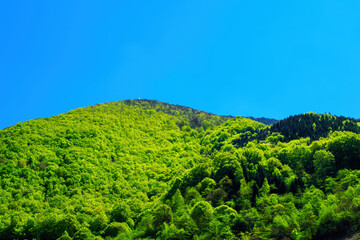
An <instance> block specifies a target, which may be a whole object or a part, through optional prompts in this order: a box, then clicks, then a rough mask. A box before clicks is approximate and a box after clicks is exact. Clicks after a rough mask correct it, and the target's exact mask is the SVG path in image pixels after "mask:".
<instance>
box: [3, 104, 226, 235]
mask: <svg viewBox="0 0 360 240" xmlns="http://www.w3.org/2000/svg"><path fill="white" fill-rule="evenodd" d="M170 108H171V109H170ZM158 109H161V111H156V110H158ZM169 109H170V110H169ZM165 110H166V111H165ZM165 112H171V113H174V112H176V114H167V113H165ZM194 119H196V120H194ZM225 120H226V118H222V117H219V116H216V115H212V114H208V113H204V112H200V111H193V110H191V109H190V108H179V107H176V106H171V105H169V104H164V103H161V102H155V103H154V102H151V105H150V104H149V102H148V101H125V102H113V103H107V104H100V105H97V106H90V107H87V108H81V109H76V110H73V111H70V112H69V113H65V114H61V115H58V116H54V117H51V118H44V119H36V120H31V121H27V122H24V123H20V124H17V125H15V126H13V127H10V128H7V129H4V130H1V131H0V174H1V175H0V176H1V177H0V186H1V189H0V191H1V194H0V199H1V210H0V211H1V215H0V239H16V238H33V237H36V236H38V237H39V238H40V239H56V238H57V237H60V236H61V234H62V233H63V232H64V228H66V227H65V226H58V227H59V230H57V232H55V233H54V232H51V233H50V232H48V231H52V230H50V229H47V228H48V227H49V226H48V225H47V224H56V222H61V221H67V220H68V218H69V216H71V217H70V218H71V219H72V218H76V217H79V214H81V215H82V216H81V217H79V218H80V219H77V221H78V226H76V227H75V226H73V227H74V230H72V232H71V233H70V232H69V231H68V232H69V234H70V235H71V236H72V235H73V234H74V232H75V229H76V230H79V229H78V228H79V227H80V226H82V225H84V224H85V225H89V224H90V227H89V228H90V229H91V230H93V231H95V232H94V233H97V232H96V231H97V229H99V227H98V226H93V225H94V224H95V225H96V224H98V223H97V222H96V221H98V220H99V218H100V219H101V221H103V223H101V224H105V225H106V224H107V223H108V222H109V220H113V219H116V216H113V214H112V212H111V211H112V210H114V207H115V206H116V205H117V204H119V203H121V202H122V201H126V202H128V203H129V205H130V207H131V211H132V212H133V214H131V217H133V216H134V215H135V214H137V213H140V212H141V211H142V210H143V208H144V206H145V205H146V204H147V203H148V202H151V201H152V200H153V199H156V198H158V197H159V196H161V194H163V193H164V191H165V190H166V189H167V188H168V186H167V182H168V181H169V180H170V179H172V177H174V176H177V175H179V174H181V173H183V171H184V170H186V169H189V168H191V167H192V166H193V165H194V163H195V162H196V161H198V160H199V159H200V154H199V149H200V144H199V138H198V135H199V132H198V131H200V130H201V131H203V128H205V129H209V128H212V127H213V126H215V125H216V124H220V123H221V122H224V121H225ZM194 123H195V124H194ZM191 127H193V128H194V129H196V130H194V129H193V128H191ZM200 128H201V129H200ZM74 214H75V215H74ZM112 218H113V219H112ZM66 219H67V220H66ZM85 219H86V220H85ZM97 219H98V220H97ZM73 220H74V219H73ZM73 220H71V221H73ZM49 221H50V222H49ZM69 221H70V220H69ZM94 221H95V222H94ZM99 221H100V220H99ZM31 222H32V223H36V226H29V224H30V223H31ZM9 223H11V224H10V225H9ZM129 224H130V225H131V224H132V223H129Z"/></svg>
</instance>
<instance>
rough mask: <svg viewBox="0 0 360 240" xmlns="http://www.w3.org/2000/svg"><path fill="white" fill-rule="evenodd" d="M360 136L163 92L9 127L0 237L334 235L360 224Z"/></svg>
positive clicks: (335, 124)
mask: <svg viewBox="0 0 360 240" xmlns="http://www.w3.org/2000/svg"><path fill="white" fill-rule="evenodd" d="M358 169H360V135H359V123H358V122H356V121H354V120H353V119H346V118H343V117H335V116H331V115H329V114H323V115H318V114H314V113H309V114H303V115H298V116H294V117H290V118H288V119H285V120H284V121H280V122H277V123H275V124H273V125H272V126H269V127H266V126H265V125H263V124H261V123H258V122H255V121H252V120H250V119H245V118H241V117H236V118H230V117H220V116H216V115H213V114H209V113H206V112H201V111H197V110H194V109H190V108H186V107H181V106H176V105H170V104H166V103H161V102H157V101H151V100H143V101H142V100H129V101H124V102H114V103H107V104H100V105H96V106H91V107H88V108H82V109H77V110H74V111H71V112H69V113H66V114H61V115H58V116H54V117H52V118H45V119H36V120H31V121H28V122H24V123H20V124H17V125H15V126H13V127H10V128H6V129H4V130H0V203H1V204H0V239H50V240H51V239H54V240H55V239H63V240H64V239H314V238H315V239H328V238H330V237H333V236H340V235H344V234H346V233H349V232H354V231H356V230H357V229H358V228H359V227H360V220H359V219H360V214H359V212H360V211H359V210H360V197H359V196H360V170H358Z"/></svg>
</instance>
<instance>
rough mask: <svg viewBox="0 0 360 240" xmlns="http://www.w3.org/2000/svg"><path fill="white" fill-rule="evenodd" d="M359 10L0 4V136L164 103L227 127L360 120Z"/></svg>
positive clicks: (278, 5)
mask: <svg viewBox="0 0 360 240" xmlns="http://www.w3.org/2000/svg"><path fill="white" fill-rule="evenodd" d="M359 12H360V2H359V1H355V0H354V1H351V0H349V1H341V0H338V1H334V0H323V1H285V0H279V1H242V0H236V1H231V0H227V1H218V0H216V1H212V0H204V1H196V0H191V1H185V0H184V1H136V0H134V1H90V0H86V1H80V0H79V1H36V0H33V1H10V0H5V1H1V3H0V29H1V38H0V129H1V128H4V127H7V126H10V125H14V124H16V123H18V122H23V121H26V120H29V119H33V118H39V117H49V116H53V115H57V114H60V113H63V112H67V111H69V110H72V109H75V108H79V107H85V106H89V105H93V104H96V103H102V102H109V101H118V100H125V99H136V98H146V99H156V100H160V101H164V102H168V103H173V104H180V105H184V106H189V107H193V108H196V109H200V110H205V111H208V112H212V113H216V114H221V115H234V116H235V115H241V116H255V117H260V116H266V117H273V118H277V119H281V118H285V117H287V116H289V115H294V114H298V113H304V112H309V111H313V112H319V113H323V112H330V113H332V114H336V115H345V116H351V117H355V118H360V112H359V109H360V97H359V96H360V14H359Z"/></svg>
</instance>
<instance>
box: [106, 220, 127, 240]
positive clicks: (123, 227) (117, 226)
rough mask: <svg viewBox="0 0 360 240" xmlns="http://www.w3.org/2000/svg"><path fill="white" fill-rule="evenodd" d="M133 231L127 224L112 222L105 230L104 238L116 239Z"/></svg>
mask: <svg viewBox="0 0 360 240" xmlns="http://www.w3.org/2000/svg"><path fill="white" fill-rule="evenodd" d="M130 231H131V230H130V228H129V226H128V225H127V224H126V223H123V222H122V223H120V222H112V223H110V224H109V225H108V226H107V227H106V228H105V230H104V236H110V237H116V236H117V235H118V234H119V233H129V232H130Z"/></svg>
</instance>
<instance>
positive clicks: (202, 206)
mask: <svg viewBox="0 0 360 240" xmlns="http://www.w3.org/2000/svg"><path fill="white" fill-rule="evenodd" d="M191 217H192V219H194V221H195V223H196V224H197V225H198V227H199V228H200V229H201V230H205V229H206V228H207V227H208V226H209V223H210V222H211V220H212V219H213V209H212V206H211V205H210V203H208V202H206V201H201V202H198V203H197V204H196V205H195V206H194V208H193V209H192V211H191Z"/></svg>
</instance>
